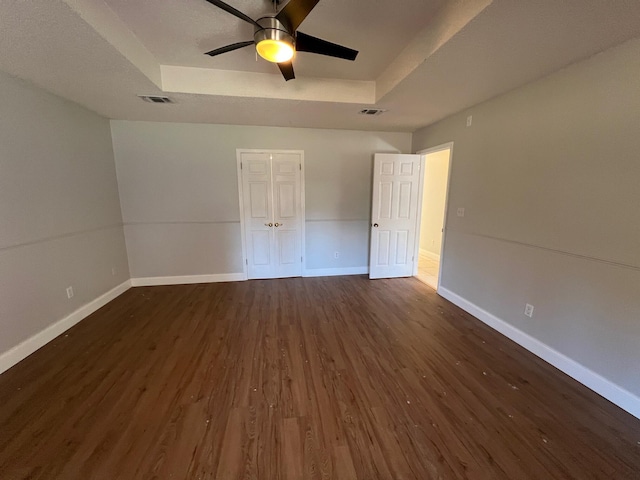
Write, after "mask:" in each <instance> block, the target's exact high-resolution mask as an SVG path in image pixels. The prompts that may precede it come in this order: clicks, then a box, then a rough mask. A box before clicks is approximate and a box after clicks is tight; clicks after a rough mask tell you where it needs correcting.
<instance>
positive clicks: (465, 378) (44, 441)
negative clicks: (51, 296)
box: [0, 276, 640, 480]
mask: <svg viewBox="0 0 640 480" xmlns="http://www.w3.org/2000/svg"><path fill="white" fill-rule="evenodd" d="M639 442H640V420H638V419H636V418H633V417H632V416H630V415H628V414H627V413H625V412H623V411H622V410H620V409H619V408H617V407H615V406H614V405H612V404H610V403H609V402H607V401H606V400H604V399H603V398H602V397H599V396H598V395H596V394H594V393H593V392H591V391H589V390H588V389H586V388H585V387H584V386H582V385H580V384H578V383H576V382H575V381H573V380H572V379H570V378H568V377H567V376H566V375H564V374H562V373H561V372H559V371H558V370H556V369H555V368H553V367H551V366H550V365H548V364H546V363H545V362H543V361H542V360H540V359H539V358H537V357H535V356H533V355H532V354H530V353H529V352H526V351H525V350H523V349H522V348H521V347H519V346H518V345H516V344H514V343H513V342H511V341H509V340H508V339H506V338H505V337H503V336H502V335H500V334H499V333H497V332H496V331H494V330H492V329H490V328H488V327H487V326H486V325H484V324H482V323H481V322H479V321H478V320H476V319H474V318H473V317H471V316H470V315H468V314H467V313H465V312H463V311H462V310H460V309H459V308H457V307H455V306H454V305H452V304H450V303H449V302H447V301H446V300H444V299H442V298H441V297H439V296H437V295H436V294H435V292H434V291H433V290H432V289H430V288H429V287H427V286H426V285H424V284H423V283H421V282H419V281H417V280H415V279H395V280H376V281H370V280H368V279H367V278H365V277H361V276H354V277H333V278H304V279H303V278H297V279H283V280H260V281H249V282H238V283H221V284H206V285H182V286H162V287H141V288H134V289H131V290H129V291H128V292H126V293H125V294H123V295H122V296H120V297H118V298H117V299H116V300H114V301H113V302H111V303H109V304H108V305H106V306H105V307H103V308H102V309H100V310H99V311H97V312H96V313H94V314H93V315H91V316H90V317H89V318H87V319H86V320H84V321H83V322H81V323H80V324H78V325H76V326H75V327H73V328H72V329H70V330H69V331H67V332H65V334H63V335H61V336H60V337H58V338H56V339H55V340H54V341H52V342H50V343H49V344H48V345H46V346H45V347H43V348H42V349H40V350H39V351H38V352H36V353H34V354H33V355H31V356H30V357H28V358H27V359H25V360H24V361H23V362H21V363H20V364H18V365H16V366H15V367H14V368H12V369H10V370H9V371H7V372H5V373H4V374H2V375H0V479H3V480H4V479H8V480H26V479H46V480H56V479H60V480H76V479H78V480H80V479H82V480H85V479H91V480H103V479H104V480H113V479H118V478H121V479H131V480H137V479H157V480H160V479H162V480H164V479H178V478H179V479H215V480H220V479H232V480H236V479H243V480H245V479H254V480H271V479H282V480H289V479H296V480H297V479H348V480H375V479H394V480H397V479H406V480H412V479H419V480H428V479H450V478H451V479H458V478H461V479H545V480H546V479H550V480H553V479H576V480H578V479H579V480H582V479H616V480H619V479H621V480H632V479H635V480H637V479H640V443H639Z"/></svg>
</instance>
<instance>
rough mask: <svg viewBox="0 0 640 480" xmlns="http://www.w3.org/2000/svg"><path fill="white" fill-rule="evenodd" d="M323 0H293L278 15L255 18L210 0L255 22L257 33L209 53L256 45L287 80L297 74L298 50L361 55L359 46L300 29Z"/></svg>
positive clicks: (218, 0) (349, 57) (338, 55)
mask: <svg viewBox="0 0 640 480" xmlns="http://www.w3.org/2000/svg"><path fill="white" fill-rule="evenodd" d="M319 1H320V0H290V1H289V3H287V4H286V5H285V6H284V8H283V9H282V10H280V12H278V13H277V14H276V15H275V16H272V17H270V16H265V17H262V18H259V19H257V20H253V19H252V18H251V17H249V16H247V15H245V14H244V13H242V12H241V11H240V10H237V9H236V8H233V7H232V6H231V5H228V4H227V3H225V2H222V1H221V0H207V2H209V3H211V4H212V5H215V6H216V7H218V8H221V9H222V10H224V11H225V12H228V13H230V14H231V15H234V16H236V17H238V18H240V19H241V20H244V21H245V22H247V23H250V24H251V25H253V28H254V33H253V40H248V41H246V42H238V43H233V44H231V45H227V46H225V47H220V48H216V49H215V50H211V51H210V52H207V53H206V55H209V56H211V57H214V56H216V55H220V54H222V53H226V52H231V51H233V50H237V49H239V48H244V47H248V46H249V45H255V47H256V51H257V52H258V55H260V56H261V57H262V58H264V59H265V60H268V61H269V62H273V63H277V64H278V67H279V68H280V72H282V76H283V77H284V79H285V80H287V81H289V80H291V79H294V78H296V77H295V74H294V73H293V64H292V59H293V55H294V53H295V52H309V53H317V54H320V55H327V56H329V57H336V58H343V59H345V60H355V59H356V56H357V55H358V51H357V50H352V49H351V48H347V47H343V46H342V45H338V44H336V43H331V42H328V41H326V40H322V39H321V38H316V37H312V36H311V35H307V34H306V33H302V32H299V31H298V27H299V26H300V24H301V23H302V22H303V20H304V19H305V18H306V17H307V15H309V12H311V10H313V7H315V6H316V4H317V3H318V2H319Z"/></svg>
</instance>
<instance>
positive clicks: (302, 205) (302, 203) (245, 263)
mask: <svg viewBox="0 0 640 480" xmlns="http://www.w3.org/2000/svg"><path fill="white" fill-rule="evenodd" d="M243 153H269V154H274V153H285V154H286V153H297V154H300V197H301V198H300V214H301V216H302V218H301V219H300V235H301V236H302V238H301V240H300V242H301V245H300V254H301V256H302V262H301V266H300V272H301V273H300V276H304V272H305V265H306V263H307V254H306V243H307V242H306V232H305V226H306V221H305V219H306V215H305V191H304V184H305V180H304V150H281V149H278V150H274V149H266V148H236V172H237V179H238V196H239V203H238V205H239V207H240V212H239V213H240V238H241V243H242V260H244V261H243V262H242V276H243V278H242V279H243V280H248V279H249V267H248V261H249V260H248V258H249V257H248V256H247V240H246V235H245V224H244V213H243V212H244V200H243V190H242V166H241V163H242V154H243Z"/></svg>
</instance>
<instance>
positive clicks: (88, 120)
mask: <svg viewBox="0 0 640 480" xmlns="http://www.w3.org/2000/svg"><path fill="white" fill-rule="evenodd" d="M0 105H1V106H2V107H1V108H2V114H1V115H0V354H2V353H4V352H7V351H8V350H10V349H11V348H12V347H15V346H16V345H18V344H19V343H21V342H23V341H25V340H27V339H28V338H29V337H31V336H33V335H35V334H37V333H38V332H40V331H42V330H43V329H45V328H47V327H48V326H50V325H51V324H53V323H55V322H56V321H58V320H61V319H62V318H64V317H65V316H67V315H69V314H70V313H71V312H73V311H74V310H76V309H77V308H79V307H80V306H83V305H84V304H86V303H88V302H90V301H92V300H94V299H95V298H96V297H98V296H100V295H102V294H103V293H105V292H107V291H109V290H110V289H112V288H113V287H115V286H116V285H119V284H120V283H122V282H124V281H126V280H127V279H128V278H129V271H128V264H127V255H126V250H125V243H124V235H123V229H122V217H121V214H120V202H119V199H118V187H117V183H116V175H115V166H114V161H113V151H112V146H111V135H110V131H109V121H108V120H106V119H104V118H102V117H99V116H97V115H96V114H94V113H91V112H89V111H88V110H85V109H83V108H81V107H79V106H77V105H75V104H73V103H70V102H67V101H65V100H62V99H60V98H58V97H55V96H53V95H50V94H48V93H45V92H44V91H42V90H40V89H38V88H35V87H33V86H31V85H29V84H27V83H25V82H23V81H20V80H17V79H14V78H12V77H9V76H8V75H5V74H3V73H0ZM114 267H115V269H116V275H112V271H111V269H112V268H114ZM68 286H73V289H74V291H75V296H74V297H73V298H72V299H71V300H69V299H67V295H66V288H67V287H68Z"/></svg>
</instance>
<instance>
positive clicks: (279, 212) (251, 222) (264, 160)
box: [238, 151, 304, 279]
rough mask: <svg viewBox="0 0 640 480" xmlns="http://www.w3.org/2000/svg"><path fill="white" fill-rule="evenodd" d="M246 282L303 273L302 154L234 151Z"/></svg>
mask: <svg viewBox="0 0 640 480" xmlns="http://www.w3.org/2000/svg"><path fill="white" fill-rule="evenodd" d="M238 156H239V161H240V177H241V182H240V184H241V203H242V215H243V231H244V242H245V254H246V259H245V263H246V266H247V278H249V279H256V278H283V277H296V276H301V275H302V260H303V255H302V249H303V238H304V203H303V201H302V199H303V185H302V153H301V152H257V151H239V152H238Z"/></svg>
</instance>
